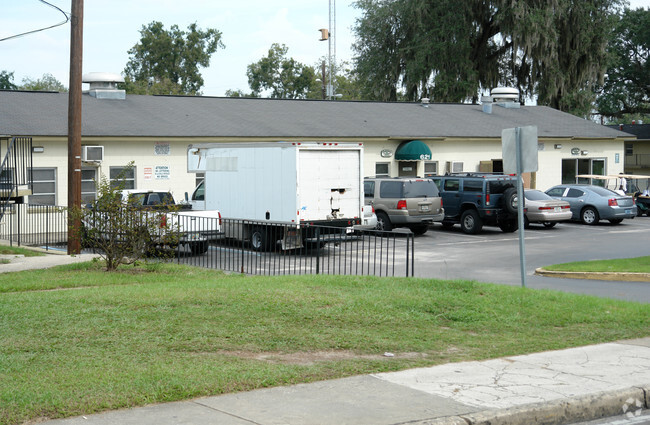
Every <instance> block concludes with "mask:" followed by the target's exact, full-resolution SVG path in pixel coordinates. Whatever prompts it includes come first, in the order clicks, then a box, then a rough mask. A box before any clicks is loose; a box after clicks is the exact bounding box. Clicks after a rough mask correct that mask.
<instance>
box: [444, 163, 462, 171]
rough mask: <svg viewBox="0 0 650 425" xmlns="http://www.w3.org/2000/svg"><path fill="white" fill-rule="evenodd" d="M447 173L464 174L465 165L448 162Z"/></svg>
mask: <svg viewBox="0 0 650 425" xmlns="http://www.w3.org/2000/svg"><path fill="white" fill-rule="evenodd" d="M447 172H448V173H462V172H463V163H462V162H459V161H447Z"/></svg>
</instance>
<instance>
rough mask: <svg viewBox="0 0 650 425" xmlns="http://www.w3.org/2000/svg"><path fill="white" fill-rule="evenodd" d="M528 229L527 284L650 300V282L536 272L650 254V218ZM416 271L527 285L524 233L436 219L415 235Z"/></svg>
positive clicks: (431, 275)
mask: <svg viewBox="0 0 650 425" xmlns="http://www.w3.org/2000/svg"><path fill="white" fill-rule="evenodd" d="M524 232H525V233H524V234H525V248H526V249H525V256H526V284H527V287H529V288H535V289H554V290H561V291H567V292H574V293H582V294H590V295H596V296H600V297H611V298H617V299H623V300H629V301H640V302H645V303H647V302H650V282H608V281H596V280H580V279H557V278H548V277H542V276H535V275H534V272H535V269H536V268H538V267H543V266H546V265H551V264H558V263H566V262H572V261H584V260H600V259H612V258H629V257H640V256H646V255H650V246H649V245H650V242H649V241H650V218H648V217H637V218H635V219H633V220H624V221H623V223H621V224H619V225H612V224H610V223H609V222H601V223H600V224H598V225H595V226H586V225H583V224H578V223H573V222H569V223H560V224H558V225H557V226H556V227H554V228H550V229H549V228H545V227H543V226H541V225H531V227H530V229H526V230H525V231H524ZM415 276H416V277H426V278H439V279H469V280H477V281H481V282H493V283H501V284H508V285H521V282H522V280H521V271H520V262H519V235H518V233H503V232H501V230H499V229H498V228H496V227H485V228H484V229H483V231H482V232H481V233H480V234H478V235H467V234H464V233H463V232H461V230H460V227H459V226H454V227H453V228H452V229H450V230H443V229H442V227H441V226H440V225H438V224H436V225H434V227H433V228H432V229H430V230H429V231H428V232H427V233H425V234H424V235H422V236H419V237H416V239H415Z"/></svg>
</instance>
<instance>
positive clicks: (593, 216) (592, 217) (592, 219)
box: [580, 207, 600, 225]
mask: <svg viewBox="0 0 650 425" xmlns="http://www.w3.org/2000/svg"><path fill="white" fill-rule="evenodd" d="M580 220H581V221H582V223H583V224H589V225H592V224H598V221H599V220H600V217H599V216H598V211H596V209H595V208H594V207H586V208H584V209H583V210H582V212H580Z"/></svg>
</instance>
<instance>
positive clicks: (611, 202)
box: [607, 198, 618, 207]
mask: <svg viewBox="0 0 650 425" xmlns="http://www.w3.org/2000/svg"><path fill="white" fill-rule="evenodd" d="M607 205H609V206H610V207H618V201H616V198H611V199H608V200H607Z"/></svg>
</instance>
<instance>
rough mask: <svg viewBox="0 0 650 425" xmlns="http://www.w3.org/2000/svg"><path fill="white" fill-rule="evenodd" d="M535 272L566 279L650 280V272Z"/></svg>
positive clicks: (539, 274)
mask: <svg viewBox="0 0 650 425" xmlns="http://www.w3.org/2000/svg"><path fill="white" fill-rule="evenodd" d="M535 274H536V275H538V276H545V277H559V278H565V279H589V280H614V281H625V282H650V273H613V272H561V271H554V270H545V269H543V268H538V269H535Z"/></svg>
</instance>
